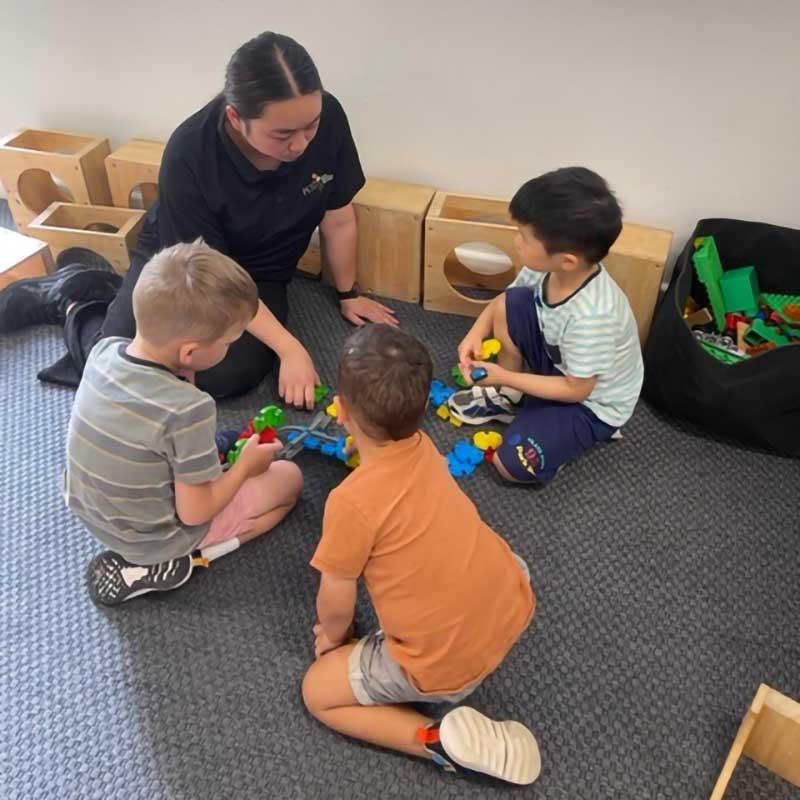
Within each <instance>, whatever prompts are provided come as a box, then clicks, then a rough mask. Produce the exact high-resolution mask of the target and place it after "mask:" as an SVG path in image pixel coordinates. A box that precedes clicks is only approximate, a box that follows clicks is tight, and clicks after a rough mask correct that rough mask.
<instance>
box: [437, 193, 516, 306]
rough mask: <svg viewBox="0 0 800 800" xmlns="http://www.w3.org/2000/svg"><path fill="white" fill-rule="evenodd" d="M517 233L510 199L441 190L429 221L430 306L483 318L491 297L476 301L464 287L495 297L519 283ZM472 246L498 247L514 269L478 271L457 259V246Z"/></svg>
mask: <svg viewBox="0 0 800 800" xmlns="http://www.w3.org/2000/svg"><path fill="white" fill-rule="evenodd" d="M516 232H517V227H516V225H514V223H513V222H512V221H511V218H510V217H509V215H508V202H507V201H506V200H501V199H498V198H493V197H478V196H475V195H457V194H450V193H448V192H436V194H435V195H434V198H433V201H432V202H431V205H430V208H429V209H428V214H427V217H426V219H425V285H424V290H423V292H424V302H423V305H424V306H425V308H427V309H429V310H431V311H444V312H446V313H450V314H465V315H468V316H474V317H476V316H478V314H480V312H481V311H482V310H483V308H484V307H485V306H486V304H487V303H488V302H489V300H490V299H491V297H488V298H487V299H484V298H480V297H471V296H468V295H467V294H465V293H464V292H463V291H460V289H461V288H467V287H468V288H471V289H482V290H485V292H486V293H487V294H489V295H494V294H498V293H499V292H502V291H503V289H505V288H506V286H508V284H509V283H511V281H512V280H514V277H515V276H516V274H517V272H519V270H520V268H521V266H522V265H521V264H520V262H519V258H518V256H517V254H516V250H515V249H514V236H515V234H516ZM471 242H485V243H487V244H490V245H492V246H494V247H496V248H498V249H499V250H501V251H502V252H503V253H504V254H505V255H506V256H507V257H508V259H509V260H510V262H511V264H512V266H511V267H510V268H509V269H508V270H505V271H504V272H501V273H499V274H495V275H480V274H478V273H476V272H473V271H472V270H470V269H468V268H467V267H465V266H464V265H463V264H461V262H459V260H458V259H457V258H456V256H455V248H456V247H458V246H459V245H463V244H466V243H471Z"/></svg>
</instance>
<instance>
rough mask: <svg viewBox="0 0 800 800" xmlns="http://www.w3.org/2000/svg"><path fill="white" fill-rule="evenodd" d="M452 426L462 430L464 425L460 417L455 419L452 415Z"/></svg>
mask: <svg viewBox="0 0 800 800" xmlns="http://www.w3.org/2000/svg"><path fill="white" fill-rule="evenodd" d="M450 424H451V425H455V427H456V428H460V427H461V426H462V425H463V424H464V423H463V422H462V421H461V420H460V419H459V418H458V417H454V416H453V415H452V414H451V415H450Z"/></svg>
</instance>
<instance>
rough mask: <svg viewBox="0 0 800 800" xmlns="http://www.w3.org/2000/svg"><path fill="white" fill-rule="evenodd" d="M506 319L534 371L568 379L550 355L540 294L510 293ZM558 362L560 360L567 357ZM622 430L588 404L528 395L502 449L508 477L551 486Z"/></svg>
mask: <svg viewBox="0 0 800 800" xmlns="http://www.w3.org/2000/svg"><path fill="white" fill-rule="evenodd" d="M505 300H506V318H507V321H508V332H509V335H510V336H511V341H512V342H514V344H515V345H516V346H517V348H518V349H519V351H520V353H522V357H523V358H524V359H525V361H526V363H527V365H528V367H529V368H530V370H531V372H534V373H537V374H539V375H562V374H563V373H562V372H561V371H560V370H558V369H557V368H556V366H555V364H554V363H553V359H552V357H551V356H550V354H549V353H548V346H547V343H546V342H545V340H544V337H543V336H542V332H541V330H540V329H539V318H538V315H537V313H536V302H535V300H534V293H533V291H532V290H531V289H527V288H525V287H516V286H515V287H513V288H511V289H506V293H505ZM556 358H557V359H558V360H559V361H560V360H561V359H560V358H558V355H556ZM616 431H617V428H616V427H614V426H612V425H608V424H607V423H605V422H603V421H602V420H600V419H598V418H597V417H596V416H595V414H594V412H593V411H591V410H590V409H589V408H587V407H586V406H585V405H583V403H560V402H558V401H556V400H542V399H541V398H539V397H527V396H526V397H525V398H524V400H523V404H522V408H521V409H520V410H519V411H518V412H517V416H516V417H515V418H514V421H513V422H512V423H511V424H510V425H509V426H508V429H507V430H506V432H505V435H504V437H503V444H502V445H500V447H499V448H498V450H497V455H498V456H499V457H500V461H501V462H502V464H503V466H504V467H505V468H506V470H507V471H508V473H509V474H510V475H511V476H512V477H513V478H515V479H516V480H518V481H523V482H527V483H531V482H534V481H535V482H537V483H549V482H550V481H551V480H553V478H554V477H555V475H556V472H558V470H559V468H560V467H562V466H563V465H564V464H566V463H567V462H568V461H572V459H574V458H577V457H578V456H579V455H580V454H581V453H583V452H585V451H586V450H588V449H589V448H590V447H592V446H593V445H595V444H596V443H597V442H605V441H607V440H608V439H610V438H611V436H612V435H613V434H614V433H615V432H616Z"/></svg>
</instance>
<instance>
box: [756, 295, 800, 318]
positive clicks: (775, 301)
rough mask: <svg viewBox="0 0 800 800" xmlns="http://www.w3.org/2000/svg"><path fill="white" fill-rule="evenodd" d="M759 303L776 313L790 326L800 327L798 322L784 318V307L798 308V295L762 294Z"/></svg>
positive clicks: (799, 296) (799, 297) (799, 302)
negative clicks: (764, 304)
mask: <svg viewBox="0 0 800 800" xmlns="http://www.w3.org/2000/svg"><path fill="white" fill-rule="evenodd" d="M761 302H762V303H766V304H767V305H768V306H769V307H770V308H771V309H772V310H773V311H777V312H778V314H780V315H781V316H782V317H783V318H784V319H785V320H786V322H788V323H789V324H790V325H800V320H796V319H792V318H791V317H787V316H786V311H785V308H786V306H800V294H762V295H761Z"/></svg>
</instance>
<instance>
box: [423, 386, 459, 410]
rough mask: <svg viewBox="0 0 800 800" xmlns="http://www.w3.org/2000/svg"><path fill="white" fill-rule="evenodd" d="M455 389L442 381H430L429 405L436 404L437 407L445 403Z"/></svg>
mask: <svg viewBox="0 0 800 800" xmlns="http://www.w3.org/2000/svg"><path fill="white" fill-rule="evenodd" d="M455 391H456V390H455V389H453V387H452V386H448V385H447V384H446V383H443V382H442V381H437V380H434V381H431V390H430V393H429V395H428V397H429V398H430V401H431V405H433V406H436V407H437V408H438V407H439V406H440V405H442V404H443V403H446V402H447V400H448V398H449V397H450V396H451V395H453V394H455Z"/></svg>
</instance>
